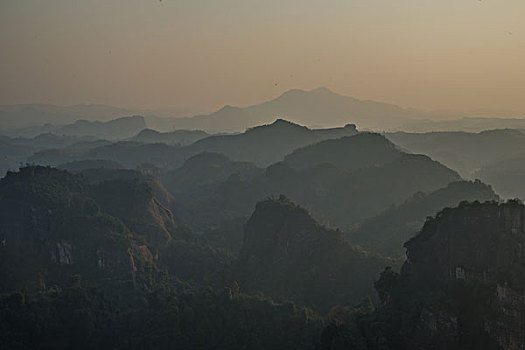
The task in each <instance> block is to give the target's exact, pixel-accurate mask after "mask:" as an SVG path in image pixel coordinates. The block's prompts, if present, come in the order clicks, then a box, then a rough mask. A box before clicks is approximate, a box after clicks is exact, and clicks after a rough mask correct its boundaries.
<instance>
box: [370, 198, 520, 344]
mask: <svg viewBox="0 0 525 350" xmlns="http://www.w3.org/2000/svg"><path fill="white" fill-rule="evenodd" d="M524 244H525V206H524V205H523V204H521V203H518V202H515V201H510V202H507V203H504V204H498V203H496V202H486V203H483V204H481V203H471V204H468V203H462V204H460V205H459V207H457V208H453V209H450V208H447V209H444V210H443V211H441V212H440V213H438V214H437V215H436V217H435V218H429V219H428V220H427V222H426V223H425V225H424V226H423V229H422V230H421V232H420V233H419V234H418V235H417V236H415V237H414V238H412V239H411V240H409V241H408V242H407V243H406V244H405V246H406V248H407V261H406V262H405V264H404V265H403V268H402V270H401V274H400V275H396V274H394V273H392V272H391V271H385V272H384V273H383V275H382V278H381V279H380V280H379V282H378V283H377V284H376V286H377V287H378V288H379V292H380V295H382V300H383V302H384V303H385V304H384V307H383V312H384V315H385V316H387V317H389V318H390V322H392V325H393V326H394V328H396V329H397V330H396V332H397V333H398V334H400V335H403V336H406V337H407V338H408V339H407V343H408V344H411V346H410V345H409V347H411V348H429V347H430V348H443V349H444V348H447V349H460V348H463V349H464V348H484V349H498V348H504V349H519V348H521V347H522V346H523V344H525V328H523V319H524V317H525V273H524V271H525V258H524V254H523V246H524ZM409 315H410V316H409ZM406 317H410V320H409V319H408V318H406ZM403 318H404V319H405V320H406V321H408V322H401V319H403Z"/></svg>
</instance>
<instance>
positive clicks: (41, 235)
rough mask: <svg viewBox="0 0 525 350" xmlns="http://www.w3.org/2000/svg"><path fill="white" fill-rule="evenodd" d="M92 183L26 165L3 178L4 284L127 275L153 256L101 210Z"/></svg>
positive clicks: (4, 287)
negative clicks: (93, 194) (91, 193)
mask: <svg viewBox="0 0 525 350" xmlns="http://www.w3.org/2000/svg"><path fill="white" fill-rule="evenodd" d="M89 190H90V189H89V185H88V184H87V183H86V182H85V181H84V180H83V179H82V178H80V177H78V176H74V175H71V174H69V173H67V172H65V171H61V170H56V169H52V168H44V167H25V168H22V169H20V172H18V173H8V174H7V175H6V177H4V178H3V179H2V180H0V206H1V209H0V235H1V242H2V244H1V247H0V260H1V266H2V269H1V274H2V276H1V278H0V281H1V282H0V283H1V284H0V289H1V290H3V291H6V290H14V289H16V288H21V287H23V286H26V287H27V288H29V289H30V290H35V289H39V288H40V289H41V288H44V285H45V283H51V284H55V283H56V284H58V285H62V284H64V283H67V281H68V279H69V278H70V277H71V275H73V274H81V275H82V276H83V278H85V279H86V280H87V281H91V282H92V283H93V282H95V281H100V280H101V279H102V278H109V277H111V278H119V279H127V278H130V277H131V272H132V271H133V270H135V269H136V268H137V264H138V263H139V262H140V261H143V260H144V259H146V260H148V259H149V258H150V257H151V254H150V253H149V251H148V249H147V248H146V247H139V246H137V245H136V244H134V243H133V242H132V236H131V233H130V231H129V230H128V228H127V227H126V226H125V225H124V224H123V223H122V222H121V221H120V220H119V219H117V218H115V217H112V216H109V215H107V214H105V213H104V211H103V210H101V208H100V205H99V204H98V203H97V202H96V201H95V200H93V198H92V197H91V195H90V193H89Z"/></svg>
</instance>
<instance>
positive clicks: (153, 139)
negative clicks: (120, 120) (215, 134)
mask: <svg viewBox="0 0 525 350" xmlns="http://www.w3.org/2000/svg"><path fill="white" fill-rule="evenodd" d="M207 136H209V135H208V134H207V133H205V132H204V131H201V130H175V131H170V132H159V131H156V130H152V129H144V130H142V131H141V132H139V133H138V134H137V135H135V136H133V137H131V138H130V139H129V141H135V142H141V143H165V144H168V145H188V144H190V143H193V142H195V141H197V140H200V139H203V138H205V137H207Z"/></svg>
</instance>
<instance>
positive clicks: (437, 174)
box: [163, 133, 460, 229]
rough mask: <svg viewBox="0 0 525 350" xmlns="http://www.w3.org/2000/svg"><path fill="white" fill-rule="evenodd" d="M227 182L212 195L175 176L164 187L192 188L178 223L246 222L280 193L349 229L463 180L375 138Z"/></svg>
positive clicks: (297, 156)
mask: <svg viewBox="0 0 525 350" xmlns="http://www.w3.org/2000/svg"><path fill="white" fill-rule="evenodd" d="M323 155H324V156H323ZM213 164H214V163H213V162H210V163H208V164H207V165H206V166H207V167H211V166H213ZM223 170H225V169H222V170H221V171H223ZM228 173H230V174H229V175H230V176H229V177H227V174H228ZM226 177H227V180H225V181H223V182H220V183H214V184H213V186H207V187H206V188H203V187H192V186H187V185H186V186H184V185H182V183H181V185H177V181H176V177H173V178H172V179H169V178H165V179H164V180H163V181H165V182H166V183H170V185H169V188H173V189H175V188H176V189H177V190H178V191H181V190H182V191H184V189H187V192H186V193H184V194H183V196H182V197H181V198H184V200H183V201H182V202H181V203H179V205H180V207H181V210H182V211H183V212H184V214H183V215H180V216H179V218H183V219H184V220H185V221H184V222H183V223H186V224H190V225H192V226H194V227H199V228H200V229H202V228H205V227H212V226H217V225H218V224H219V223H221V222H223V221H224V220H225V219H227V220H233V219H235V218H243V217H247V216H248V215H249V214H250V211H249V210H250V209H249V208H251V207H253V205H254V204H255V203H256V202H257V201H259V200H260V199H261V198H265V197H267V196H278V195H279V194H285V195H286V196H287V197H289V198H291V199H292V200H293V201H294V202H296V203H298V204H299V205H301V206H303V207H305V208H308V209H309V210H310V211H311V212H312V214H313V215H314V217H316V218H318V219H320V220H322V222H325V223H329V224H330V225H335V226H336V227H340V228H343V229H348V228H350V227H353V226H354V225H357V224H359V223H360V222H362V221H363V220H364V219H366V218H369V217H373V216H375V215H378V214H379V213H380V212H382V211H384V210H386V209H388V208H389V207H390V206H391V205H394V204H401V203H403V202H404V201H405V200H406V199H408V198H410V197H411V196H412V195H413V194H414V193H416V192H418V191H423V192H432V191H435V190H437V189H439V188H442V187H445V186H446V185H448V184H449V183H450V182H453V181H458V180H459V179H460V177H459V175H458V174H457V173H455V172H454V171H452V170H450V169H448V168H446V167H445V166H443V165H441V164H440V163H437V162H435V161H432V160H431V159H430V158H428V157H426V156H421V155H411V154H406V153H404V152H402V151H400V150H399V149H397V148H396V147H395V145H393V144H392V143H391V142H389V141H388V140H386V139H385V138H384V137H382V136H381V135H378V134H368V133H361V134H357V135H355V136H348V137H343V138H340V139H336V140H327V141H322V142H320V143H317V144H314V145H310V146H306V147H304V148H300V149H298V150H296V151H294V152H292V153H291V154H290V155H289V156H287V157H286V158H285V161H284V162H278V163H276V164H273V165H271V166H269V167H267V168H266V169H265V171H264V172H263V173H262V174H260V175H257V176H254V177H251V178H250V177H247V176H242V175H241V174H239V173H238V172H237V170H236V169H234V168H230V170H229V171H227V172H223V173H221V178H222V179H224V178H226ZM188 178H189V179H190V181H191V177H188ZM170 181H171V182H170Z"/></svg>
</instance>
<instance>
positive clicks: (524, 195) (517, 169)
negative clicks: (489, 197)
mask: <svg viewBox="0 0 525 350" xmlns="http://www.w3.org/2000/svg"><path fill="white" fill-rule="evenodd" d="M517 151H519V152H520V155H516V156H513V157H510V158H505V159H503V160H500V161H496V162H493V163H489V164H486V165H484V166H483V167H482V168H481V169H480V170H478V171H477V172H475V173H474V176H475V177H477V178H480V179H482V180H483V181H486V182H487V183H490V184H491V185H492V186H493V187H494V189H495V190H496V191H497V192H498V193H499V194H501V195H502V196H503V197H505V198H520V199H525V152H524V151H525V150H517Z"/></svg>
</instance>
